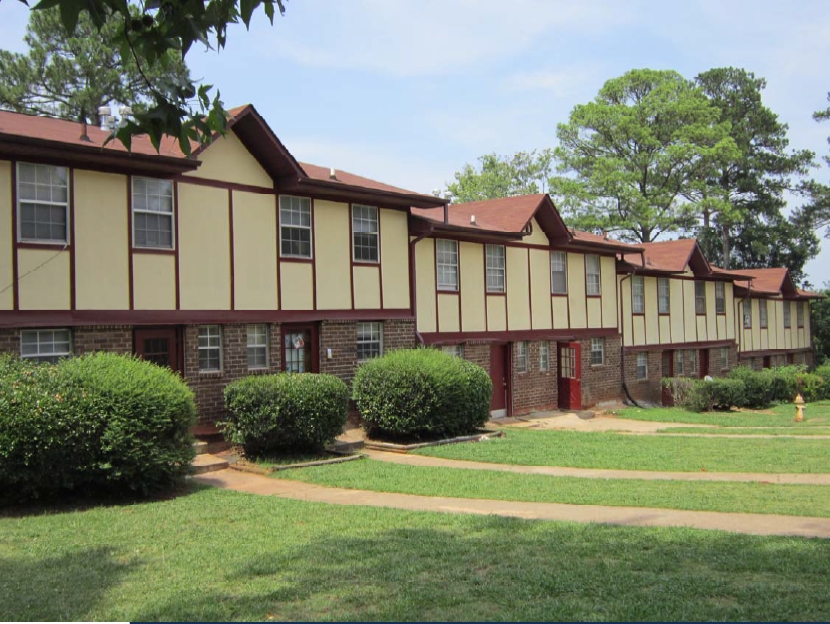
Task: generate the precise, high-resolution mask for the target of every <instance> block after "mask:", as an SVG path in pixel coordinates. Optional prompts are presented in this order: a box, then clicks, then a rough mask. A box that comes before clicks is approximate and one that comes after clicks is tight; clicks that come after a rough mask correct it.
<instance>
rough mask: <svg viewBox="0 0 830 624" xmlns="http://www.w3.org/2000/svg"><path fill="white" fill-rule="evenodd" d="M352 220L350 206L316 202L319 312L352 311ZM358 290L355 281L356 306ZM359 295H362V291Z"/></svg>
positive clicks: (374, 277)
mask: <svg viewBox="0 0 830 624" xmlns="http://www.w3.org/2000/svg"><path fill="white" fill-rule="evenodd" d="M349 219H350V215H349V205H348V204H346V203H342V202H332V201H324V200H319V199H318V200H315V201H314V236H315V239H316V240H315V245H314V253H315V255H316V260H315V265H316V270H317V307H318V308H319V309H320V310H345V309H348V308H350V307H352V294H351V280H352V276H351V275H350V274H349V272H350V271H351V253H352V244H351V241H350V240H349ZM381 248H383V246H382V247H381ZM283 266H285V264H283ZM284 279H285V275H283V280H284ZM373 279H374V280H375V282H377V276H373ZM357 287H358V283H357V279H356V278H355V305H357V297H358V295H357ZM360 292H361V294H363V290H361V291H360Z"/></svg>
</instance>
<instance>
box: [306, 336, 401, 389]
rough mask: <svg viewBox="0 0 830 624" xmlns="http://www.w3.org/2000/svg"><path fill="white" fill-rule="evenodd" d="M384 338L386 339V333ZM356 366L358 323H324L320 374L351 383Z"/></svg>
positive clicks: (321, 338) (321, 339)
mask: <svg viewBox="0 0 830 624" xmlns="http://www.w3.org/2000/svg"><path fill="white" fill-rule="evenodd" d="M385 329H386V328H385V327H384V330H385ZM384 338H386V335H385V331H384ZM327 349H331V355H332V357H331V359H327V358H326V350H327ZM356 366H357V323H355V322H354V321H323V322H322V323H321V324H320V372H321V373H326V374H328V375H335V376H336V377H340V379H342V380H343V381H345V382H346V383H349V382H351V380H352V378H353V377H354V369H355V367H356Z"/></svg>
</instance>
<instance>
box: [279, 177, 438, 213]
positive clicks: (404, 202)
mask: <svg viewBox="0 0 830 624" xmlns="http://www.w3.org/2000/svg"><path fill="white" fill-rule="evenodd" d="M291 186H296V187H316V188H318V189H322V190H325V191H334V192H333V193H332V194H333V195H338V194H345V195H349V194H356V195H365V196H368V197H376V198H386V199H387V200H392V201H393V202H394V203H395V205H398V206H405V207H406V208H407V209H409V208H410V207H412V208H443V207H444V206H445V205H446V204H447V201H446V200H444V199H440V198H437V197H434V196H432V195H419V194H416V193H394V192H391V191H382V190H380V189H372V188H367V187H365V186H354V185H351V184H345V183H343V182H328V181H326V180H316V179H314V178H308V177H299V178H297V180H296V182H295V184H294V185H291ZM286 190H290V187H289V189H286Z"/></svg>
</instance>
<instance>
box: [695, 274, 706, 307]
mask: <svg viewBox="0 0 830 624" xmlns="http://www.w3.org/2000/svg"><path fill="white" fill-rule="evenodd" d="M695 314H706V282H700V281H696V282H695Z"/></svg>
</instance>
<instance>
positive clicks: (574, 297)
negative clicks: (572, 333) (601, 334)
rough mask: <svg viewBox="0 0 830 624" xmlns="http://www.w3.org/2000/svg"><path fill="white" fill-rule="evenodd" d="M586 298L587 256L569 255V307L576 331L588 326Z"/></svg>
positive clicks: (572, 323) (572, 324) (572, 325)
mask: <svg viewBox="0 0 830 624" xmlns="http://www.w3.org/2000/svg"><path fill="white" fill-rule="evenodd" d="M585 298H586V296H585V256H584V255H582V254H576V253H568V306H569V312H570V320H571V324H570V326H571V327H572V328H574V329H583V328H585V327H587V326H588V321H587V311H586V309H585Z"/></svg>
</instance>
